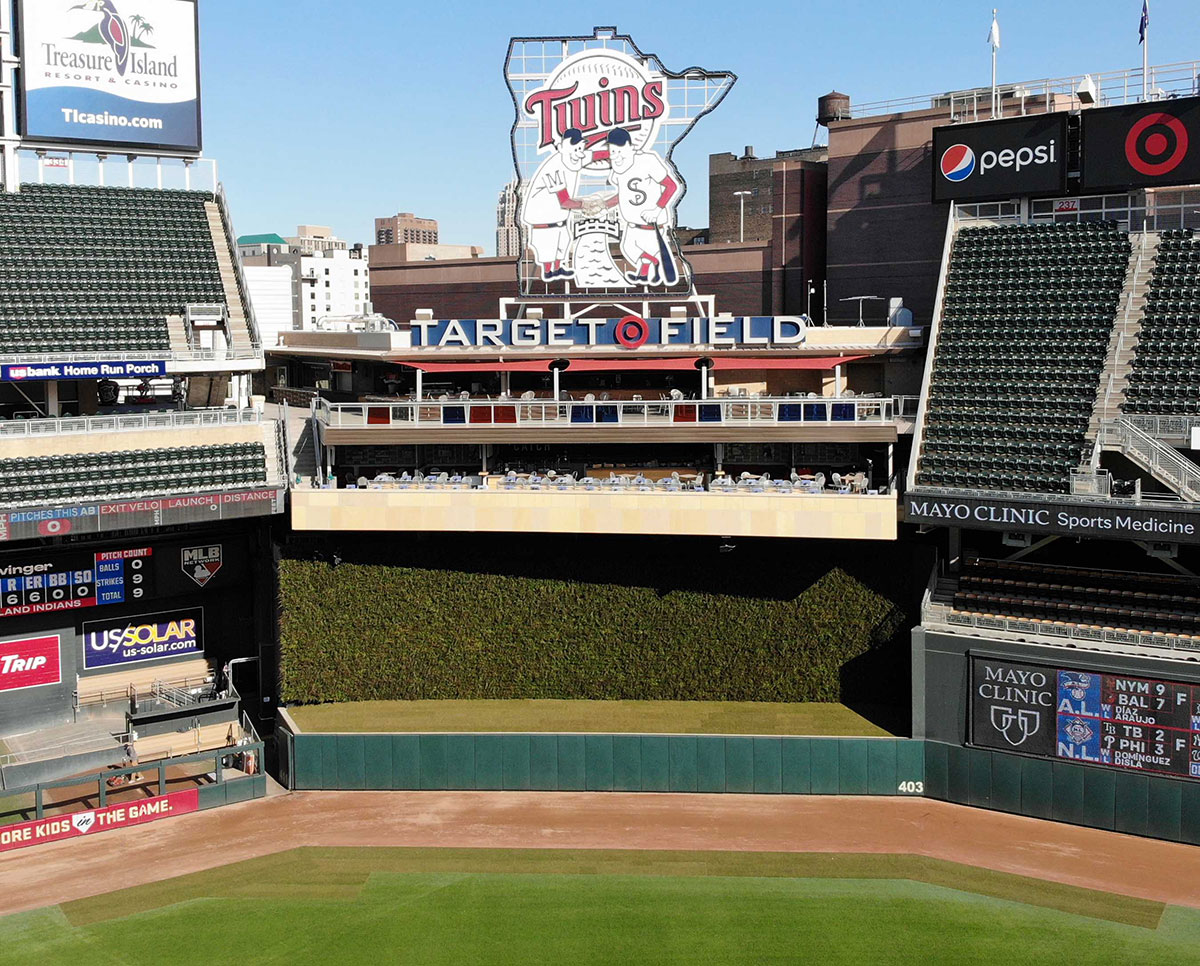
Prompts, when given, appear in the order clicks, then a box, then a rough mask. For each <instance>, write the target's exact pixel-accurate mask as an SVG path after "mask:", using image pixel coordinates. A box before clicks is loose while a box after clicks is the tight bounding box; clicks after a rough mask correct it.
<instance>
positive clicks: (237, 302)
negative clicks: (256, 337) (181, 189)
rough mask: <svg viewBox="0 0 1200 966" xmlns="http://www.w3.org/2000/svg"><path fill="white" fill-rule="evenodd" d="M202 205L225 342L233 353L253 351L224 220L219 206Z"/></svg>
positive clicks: (239, 354)
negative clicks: (221, 298)
mask: <svg viewBox="0 0 1200 966" xmlns="http://www.w3.org/2000/svg"><path fill="white" fill-rule="evenodd" d="M204 209H205V211H206V212H207V214H208V228H209V232H210V233H211V234H212V240H213V247H214V248H215V249H216V252H217V264H218V265H219V266H220V268H221V287H222V288H223V289H224V290H225V304H226V305H227V306H228V307H229V322H228V326H229V346H230V349H231V351H232V353H233V354H234V355H236V356H246V355H250V354H252V353H253V351H254V343H253V341H252V339H251V337H250V325H249V322H248V321H247V319H246V308H245V306H244V305H243V304H242V296H241V293H240V292H239V291H238V282H237V268H236V266H235V265H234V264H233V254H232V252H230V250H229V242H228V240H227V236H226V234H225V223H224V222H223V221H222V220H221V209H220V208H219V207H218V206H217V205H216V203H215V202H211V201H210V202H206V203H205V205H204Z"/></svg>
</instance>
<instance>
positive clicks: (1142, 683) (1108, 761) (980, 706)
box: [969, 655, 1200, 778]
mask: <svg viewBox="0 0 1200 966" xmlns="http://www.w3.org/2000/svg"><path fill="white" fill-rule="evenodd" d="M970 728H971V734H970V738H969V741H970V743H971V744H973V745H976V746H979V747H982V748H991V749H995V750H997V751H1009V752H1017V753H1021V754H1028V755H1035V756H1038V757H1042V758H1057V759H1065V760H1071V761H1078V762H1085V763H1090V764H1096V765H1103V766H1108V767H1110V768H1121V769H1126V770H1134V771H1142V772H1149V773H1153V774H1159V775H1173V776H1176V777H1181V778H1200V685H1194V684H1185V683H1182V682H1179V681H1167V680H1161V679H1157V678H1146V677H1135V676H1129V675H1121V674H1111V673H1105V672H1095V671H1081V670H1077V669H1067V668H1057V667H1048V666H1044V665H1037V664H1025V663H1020V662H1015V661H1003V660H994V659H991V658H987V657H980V656H978V655H975V656H973V657H972V662H971V710H970Z"/></svg>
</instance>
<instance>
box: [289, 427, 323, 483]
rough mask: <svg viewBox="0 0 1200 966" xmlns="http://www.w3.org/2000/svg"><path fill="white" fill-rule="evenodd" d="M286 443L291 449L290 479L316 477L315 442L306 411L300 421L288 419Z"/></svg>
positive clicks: (317, 471)
mask: <svg viewBox="0 0 1200 966" xmlns="http://www.w3.org/2000/svg"><path fill="white" fill-rule="evenodd" d="M288 443H289V444H290V446H291V449H292V457H291V458H292V473H291V477H292V479H293V480H294V479H295V478H296V477H300V478H301V479H303V480H313V479H316V477H317V476H318V475H319V472H320V471H319V469H318V467H317V444H316V440H315V439H314V438H313V426H312V420H311V419H310V418H308V414H307V413H306V414H305V418H304V419H303V420H302V421H301V420H293V419H289V420H288Z"/></svg>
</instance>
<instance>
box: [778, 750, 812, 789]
mask: <svg viewBox="0 0 1200 966" xmlns="http://www.w3.org/2000/svg"><path fill="white" fill-rule="evenodd" d="M779 764H780V791H782V792H783V793H784V794H785V795H807V794H809V793H810V792H811V791H812V739H810V738H783V739H781V741H780V744H779Z"/></svg>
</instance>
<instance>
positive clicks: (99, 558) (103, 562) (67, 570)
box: [0, 547, 152, 617]
mask: <svg viewBox="0 0 1200 966" xmlns="http://www.w3.org/2000/svg"><path fill="white" fill-rule="evenodd" d="M151 553H152V551H151V548H150V547H136V548H130V549H127V550H109V551H105V552H103V553H77V554H67V555H64V556H61V557H55V558H54V559H53V560H29V561H21V562H19V563H13V564H5V565H3V566H0V617H12V616H15V615H25V614H43V613H47V612H49V611H58V610H74V609H76V608H79V607H97V606H99V605H102V604H123V603H126V602H127V601H128V602H136V601H138V600H141V599H142V598H146V597H150V596H152V592H151V581H152V576H151V567H150V557H151Z"/></svg>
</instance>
